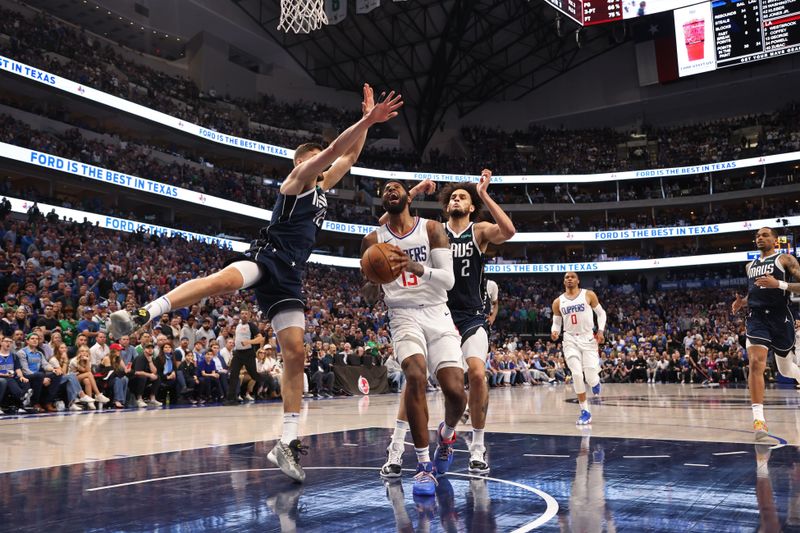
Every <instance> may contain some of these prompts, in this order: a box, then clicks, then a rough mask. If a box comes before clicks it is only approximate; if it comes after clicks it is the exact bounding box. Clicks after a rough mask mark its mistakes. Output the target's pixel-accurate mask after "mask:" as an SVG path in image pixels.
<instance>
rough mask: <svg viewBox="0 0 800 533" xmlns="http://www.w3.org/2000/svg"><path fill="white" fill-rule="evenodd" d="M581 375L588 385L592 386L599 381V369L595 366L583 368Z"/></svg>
mask: <svg viewBox="0 0 800 533" xmlns="http://www.w3.org/2000/svg"><path fill="white" fill-rule="evenodd" d="M583 375H584V377H585V378H586V383H588V384H589V386H590V387H594V386H595V385H597V384H598V383H600V369H599V368H597V367H592V368H584V369H583Z"/></svg>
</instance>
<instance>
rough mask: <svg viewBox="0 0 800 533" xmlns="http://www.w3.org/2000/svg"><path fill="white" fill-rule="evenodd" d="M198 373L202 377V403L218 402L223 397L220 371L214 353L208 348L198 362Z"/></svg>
mask: <svg viewBox="0 0 800 533" xmlns="http://www.w3.org/2000/svg"><path fill="white" fill-rule="evenodd" d="M197 375H198V377H199V378H200V403H206V402H216V401H219V400H220V399H222V387H221V386H220V381H219V373H218V372H217V367H216V365H215V364H214V354H213V353H212V352H211V350H208V351H207V352H206V353H205V355H204V356H203V359H202V360H201V361H200V362H199V363H198V364H197Z"/></svg>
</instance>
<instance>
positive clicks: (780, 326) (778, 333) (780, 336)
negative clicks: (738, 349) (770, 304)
mask: <svg viewBox="0 0 800 533" xmlns="http://www.w3.org/2000/svg"><path fill="white" fill-rule="evenodd" d="M747 340H748V341H750V344H753V345H758V346H766V347H767V348H771V349H772V350H773V351H774V352H775V353H776V354H777V355H780V356H784V355H786V354H787V353H788V352H789V351H791V349H792V348H793V347H794V340H795V336H794V317H793V316H792V312H791V311H790V310H789V308H788V307H785V308H780V307H778V308H754V309H750V311H749V312H748V314H747Z"/></svg>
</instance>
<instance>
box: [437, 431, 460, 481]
mask: <svg viewBox="0 0 800 533" xmlns="http://www.w3.org/2000/svg"><path fill="white" fill-rule="evenodd" d="M443 427H444V422H442V423H441V424H439V429H438V430H436V441H437V442H438V444H437V445H436V451H435V452H433V462H434V464H435V465H436V475H439V476H440V475H442V474H446V473H447V471H448V470H450V465H452V464H453V444H455V443H456V434H455V433H453V437H452V438H451V439H449V440H444V439H443V438H442V428H443Z"/></svg>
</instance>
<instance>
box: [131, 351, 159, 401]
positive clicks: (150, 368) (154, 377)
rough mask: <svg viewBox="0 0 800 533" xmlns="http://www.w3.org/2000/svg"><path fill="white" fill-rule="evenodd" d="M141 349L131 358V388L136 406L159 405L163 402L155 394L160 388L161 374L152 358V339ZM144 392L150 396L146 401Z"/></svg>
mask: <svg viewBox="0 0 800 533" xmlns="http://www.w3.org/2000/svg"><path fill="white" fill-rule="evenodd" d="M142 349H143V352H142V354H141V355H137V356H136V359H134V360H133V379H132V380H131V390H132V391H133V394H134V396H135V397H136V407H139V408H142V407H147V406H148V405H149V406H153V407H160V406H161V405H163V404H162V403H161V402H159V401H158V400H157V399H156V395H157V394H158V391H159V389H160V388H161V376H160V375H159V373H158V368H157V367H156V364H155V361H154V360H153V353H154V352H155V346H154V345H153V343H152V341H147V342H146V344H145V345H144V346H143V347H142ZM145 394H148V396H149V398H150V399H149V400H147V401H146V402H145V401H144V399H143V397H144V395H145Z"/></svg>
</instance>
